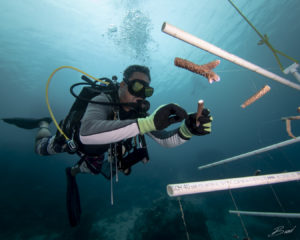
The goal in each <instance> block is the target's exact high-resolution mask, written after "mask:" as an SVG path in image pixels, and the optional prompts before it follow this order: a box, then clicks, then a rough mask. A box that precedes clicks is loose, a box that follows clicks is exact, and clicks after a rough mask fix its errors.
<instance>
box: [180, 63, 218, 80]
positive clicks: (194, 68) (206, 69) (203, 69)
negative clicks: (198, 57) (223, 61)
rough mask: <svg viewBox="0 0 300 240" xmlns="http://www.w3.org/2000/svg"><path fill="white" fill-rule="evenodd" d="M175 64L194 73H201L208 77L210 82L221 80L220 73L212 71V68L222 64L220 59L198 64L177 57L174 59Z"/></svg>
mask: <svg viewBox="0 0 300 240" xmlns="http://www.w3.org/2000/svg"><path fill="white" fill-rule="evenodd" d="M174 64H175V65H176V66H177V67H181V68H185V69H187V70H189V71H191V72H194V73H197V74H200V75H202V76H204V77H206V78H207V79H208V81H209V83H213V82H216V81H217V82H218V81H220V77H219V75H217V74H216V73H214V72H213V71H212V69H214V68H215V67H216V66H218V65H219V64H220V60H215V61H212V62H209V63H207V64H204V65H197V64H195V63H192V62H190V61H188V60H186V59H182V58H178V57H177V58H175V60H174Z"/></svg>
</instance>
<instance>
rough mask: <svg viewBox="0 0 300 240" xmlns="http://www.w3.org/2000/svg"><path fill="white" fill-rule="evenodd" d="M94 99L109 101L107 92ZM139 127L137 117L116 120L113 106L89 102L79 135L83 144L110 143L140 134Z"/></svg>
mask: <svg viewBox="0 0 300 240" xmlns="http://www.w3.org/2000/svg"><path fill="white" fill-rule="evenodd" d="M93 101H99V102H109V99H108V97H107V96H106V95H105V94H101V95H99V96H97V97H95V98H93ZM139 133H140V131H139V127H138V124H137V122H136V120H135V119H132V120H114V117H113V111H112V106H109V105H100V104H95V103H89V105H88V107H87V110H86V112H85V114H84V116H83V118H82V120H81V127H80V131H79V137H80V141H81V143H82V144H92V145H93V144H95V145H98V144H109V143H113V142H118V141H121V140H123V139H127V138H131V137H134V136H136V135H137V134H139Z"/></svg>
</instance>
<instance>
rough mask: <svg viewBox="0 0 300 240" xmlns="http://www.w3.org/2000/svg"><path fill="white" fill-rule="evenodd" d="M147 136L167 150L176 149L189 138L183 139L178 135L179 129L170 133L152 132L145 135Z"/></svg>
mask: <svg viewBox="0 0 300 240" xmlns="http://www.w3.org/2000/svg"><path fill="white" fill-rule="evenodd" d="M147 135H148V136H150V137H151V138H152V139H153V140H154V141H156V142H157V143H159V144H160V145H161V146H163V147H167V148H172V147H177V146H179V145H181V144H183V143H185V142H186V141H188V140H189V138H185V137H184V136H183V135H182V134H181V133H180V131H179V129H175V130H172V131H164V130H162V131H153V132H150V133H147Z"/></svg>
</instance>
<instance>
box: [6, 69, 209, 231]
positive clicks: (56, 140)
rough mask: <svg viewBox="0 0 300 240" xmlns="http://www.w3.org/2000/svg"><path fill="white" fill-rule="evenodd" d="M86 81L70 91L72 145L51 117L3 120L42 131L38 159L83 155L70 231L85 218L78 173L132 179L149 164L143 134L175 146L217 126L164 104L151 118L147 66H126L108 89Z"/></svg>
mask: <svg viewBox="0 0 300 240" xmlns="http://www.w3.org/2000/svg"><path fill="white" fill-rule="evenodd" d="M82 79H84V80H85V81H87V82H89V84H90V86H89V87H84V88H83V89H82V91H81V92H80V94H79V95H78V96H76V95H75V94H74V92H73V91H71V93H72V94H73V95H74V96H75V97H76V98H77V99H76V101H75V102H74V104H73V105H72V107H71V109H70V111H69V114H68V115H67V117H66V118H65V119H64V120H63V121H61V122H60V127H61V128H62V130H63V132H65V133H66V134H67V135H68V136H71V139H72V140H71V141H66V139H65V137H64V136H63V135H62V134H61V132H60V131H57V133H56V134H55V135H52V134H51V132H50V130H49V124H50V123H51V121H52V120H51V118H41V119H24V118H6V119H2V120H3V121H5V122H7V123H10V124H14V125H16V126H18V127H21V128H26V129H33V128H38V132H37V135H36V139H35V151H36V153H37V154H39V155H42V156H45V155H52V154H56V153H63V152H68V153H71V154H73V153H77V154H78V155H79V156H80V160H79V161H78V162H77V163H76V164H75V165H74V166H73V167H68V168H66V176H67V210H68V216H69V222H70V225H71V226H76V225H78V224H79V221H80V215H81V207H80V198H79V191H78V187H77V183H76V175H77V174H78V173H91V174H99V173H101V174H102V175H103V176H104V177H105V178H107V179H112V177H113V176H117V173H118V171H120V172H122V173H124V174H125V175H129V174H130V172H131V167H132V166H133V165H134V164H136V163H138V162H143V163H146V162H147V161H149V155H148V150H147V145H146V141H145V137H144V134H147V135H148V136H149V137H150V138H152V139H153V140H154V141H156V142H157V143H159V144H160V145H162V146H164V147H176V146H179V145H181V144H183V143H185V142H187V141H188V140H189V139H190V138H191V137H192V136H193V135H198V136H200V135H206V134H209V133H210V132H211V121H212V117H211V116H210V112H209V111H208V110H207V109H206V108H204V109H203V111H202V115H201V116H199V115H196V113H191V114H187V113H186V111H185V110H184V109H183V108H181V107H180V106H178V105H177V104H173V103H170V104H166V105H162V106H160V107H158V108H157V109H156V110H155V111H154V112H153V113H152V114H150V115H149V114H148V113H147V111H148V110H149V108H150V103H149V102H148V101H147V100H146V98H148V97H150V96H152V94H153V91H154V89H153V88H152V87H150V82H151V77H150V71H149V69H148V67H145V66H141V65H131V66H129V67H127V68H126V69H125V71H124V73H123V81H122V82H120V83H117V82H116V77H113V80H114V81H115V83H113V81H112V80H110V79H107V78H103V79H104V80H106V81H108V82H109V83H110V84H109V85H108V86H103V85H101V84H100V85H98V84H96V83H95V82H92V81H91V80H90V79H88V78H87V77H86V76H82ZM103 79H102V80H103ZM75 85H76V84H75ZM77 85H79V84H77ZM77 85H76V86H77ZM72 87H74V85H73V86H72ZM71 90H72V88H71ZM196 116H197V119H196ZM183 120H184V121H183ZM178 122H182V124H181V126H180V127H178V128H177V129H174V130H171V131H166V130H164V129H165V128H167V127H169V126H170V125H171V124H174V123H178Z"/></svg>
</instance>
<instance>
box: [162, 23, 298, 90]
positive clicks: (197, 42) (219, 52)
mask: <svg viewBox="0 0 300 240" xmlns="http://www.w3.org/2000/svg"><path fill="white" fill-rule="evenodd" d="M162 31H163V32H164V33H167V34H169V35H171V36H173V37H175V38H178V39H180V40H182V41H184V42H187V43H189V44H191V45H193V46H195V47H198V48H201V49H203V50H205V51H207V52H210V53H212V54H214V55H216V56H219V57H221V58H224V59H226V60H228V61H230V62H233V63H235V64H237V65H240V66H242V67H244V68H247V69H249V70H252V71H254V72H256V73H258V74H261V75H263V76H265V77H267V78H270V79H273V80H275V81H278V82H280V83H282V84H285V85H287V86H289V87H292V88H295V89H297V90H300V85H298V84H296V83H293V82H291V81H289V80H287V79H285V78H283V77H280V76H278V75H276V74H274V73H272V72H270V71H268V70H266V69H264V68H262V67H259V66H257V65H255V64H253V63H251V62H248V61H246V60H244V59H242V58H240V57H238V56H236V55H233V54H231V53H229V52H226V51H224V50H223V49H221V48H219V47H216V46H215V45H213V44H210V43H208V42H206V41H204V40H202V39H200V38H197V37H195V36H193V35H191V34H189V33H187V32H184V31H183V30H181V29H179V28H177V27H175V26H172V25H171V24H169V23H166V22H164V23H163V25H162Z"/></svg>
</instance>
